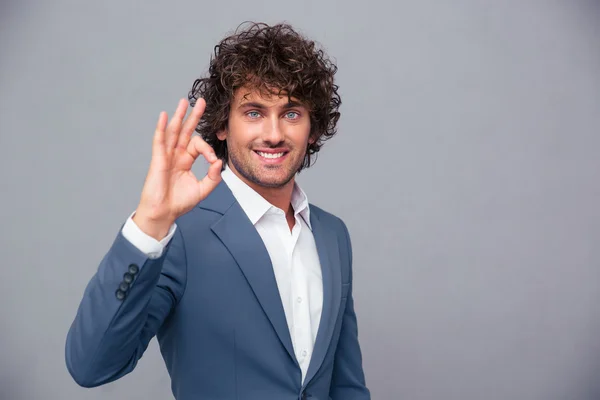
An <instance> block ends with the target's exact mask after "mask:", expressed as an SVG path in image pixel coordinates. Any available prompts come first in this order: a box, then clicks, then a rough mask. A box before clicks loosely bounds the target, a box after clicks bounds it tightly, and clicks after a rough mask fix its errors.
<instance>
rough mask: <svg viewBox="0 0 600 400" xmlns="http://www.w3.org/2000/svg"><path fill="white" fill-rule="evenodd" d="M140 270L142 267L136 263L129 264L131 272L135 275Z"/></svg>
mask: <svg viewBox="0 0 600 400" xmlns="http://www.w3.org/2000/svg"><path fill="white" fill-rule="evenodd" d="M139 270H140V267H138V266H137V265H135V264H130V265H129V273H130V274H132V275H135V274H137V273H138V272H139Z"/></svg>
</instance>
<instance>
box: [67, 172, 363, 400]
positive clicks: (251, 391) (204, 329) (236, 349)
mask: <svg viewBox="0 0 600 400" xmlns="http://www.w3.org/2000/svg"><path fill="white" fill-rule="evenodd" d="M310 211H311V212H310V218H311V224H312V227H313V234H314V237H315V242H316V244H317V251H318V254H319V258H320V262H321V267H322V276H323V311H322V318H321V322H320V325H319V330H318V334H317V339H316V343H315V347H314V351H313V355H312V359H311V362H310V365H309V368H308V372H307V376H306V379H305V382H304V385H302V383H301V380H302V379H301V370H300V366H299V365H298V362H297V361H296V358H295V355H294V351H293V347H292V341H291V338H290V333H289V330H288V327H287V324H286V320H285V314H284V311H283V306H282V304H281V299H280V297H279V292H278V289H277V284H276V281H275V275H274V273H273V267H272V265H271V260H270V258H269V254H268V253H267V250H266V248H265V246H264V244H263V242H262V240H261V237H260V236H259V234H258V232H257V231H256V229H255V228H254V226H253V225H252V223H251V222H250V220H249V219H248V218H247V216H246V214H245V213H244V211H243V210H242V208H241V207H240V206H239V204H238V203H237V201H236V200H235V198H234V197H233V195H232V193H231V191H230V190H229V188H228V187H227V185H226V184H225V182H221V183H220V184H219V186H218V187H217V188H216V189H215V190H214V191H213V192H212V193H211V194H210V195H209V196H208V197H207V198H206V199H205V200H204V201H202V202H200V203H199V204H198V206H197V207H195V208H194V209H193V210H192V211H190V212H189V213H187V214H185V215H183V216H182V217H180V218H179V219H178V220H177V225H178V229H177V231H176V233H175V236H174V237H173V239H172V240H171V242H170V243H169V244H168V245H167V248H166V249H165V251H164V252H163V255H162V256H161V257H160V258H158V259H150V258H148V257H146V256H145V255H144V254H143V253H142V252H140V251H139V250H138V249H137V248H136V247H135V246H133V245H132V244H131V243H130V242H129V241H127V239H125V238H124V237H123V235H122V234H121V233H120V232H119V234H118V235H117V237H116V239H115V241H114V243H113V244H112V246H111V248H110V250H109V251H108V252H107V254H106V255H105V256H104V258H103V259H102V261H101V263H100V265H99V267H98V271H97V272H96V274H95V275H94V277H93V278H92V279H91V281H90V282H89V284H88V286H87V288H86V290H85V293H84V296H83V299H82V301H81V304H80V305H79V309H78V311H77V315H76V317H75V320H74V322H73V324H72V326H71V328H70V330H69V333H68V336H67V341H66V349H65V357H66V363H67V368H68V370H69V372H70V374H71V375H72V377H73V378H74V379H75V381H76V382H77V383H78V384H79V385H81V386H84V387H94V386H99V385H102V384H104V383H107V382H111V381H114V380H116V379H118V378H120V377H122V376H124V375H126V374H127V373H129V372H131V371H132V370H133V369H134V368H135V366H136V364H137V362H138V360H139V359H140V358H141V357H142V354H143V353H144V351H145V350H146V348H147V346H148V343H149V342H150V340H151V339H152V337H154V336H155V335H156V337H157V339H158V342H159V345H160V350H161V353H162V356H163V358H164V360H165V364H166V366H167V370H168V372H169V374H170V376H171V382H172V384H171V386H172V391H173V394H174V396H175V398H177V399H178V400H192V399H194V400H200V399H206V400H218V399H222V400H234V399H235V400H265V399H274V400H297V399H305V398H310V399H312V400H328V399H333V400H366V399H370V394H369V390H368V389H367V388H366V385H365V378H364V374H363V369H362V357H361V350H360V347H359V343H358V335H357V323H356V315H355V312H354V307H353V301H352V249H351V244H350V238H349V235H348V231H347V229H346V226H345V225H344V223H343V222H342V220H340V219H339V218H337V217H335V216H333V215H331V214H329V213H327V212H325V211H323V210H321V209H319V208H317V207H315V206H313V205H310ZM128 272H129V274H128V275H125V274H126V273H128ZM132 276H133V280H132V279H131V277H132ZM128 281H131V282H128Z"/></svg>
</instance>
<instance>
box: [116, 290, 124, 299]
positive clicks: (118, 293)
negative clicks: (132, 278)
mask: <svg viewBox="0 0 600 400" xmlns="http://www.w3.org/2000/svg"><path fill="white" fill-rule="evenodd" d="M115 295H116V296H117V299H118V300H123V299H125V292H123V291H122V290H121V289H119V290H117V293H116V294H115Z"/></svg>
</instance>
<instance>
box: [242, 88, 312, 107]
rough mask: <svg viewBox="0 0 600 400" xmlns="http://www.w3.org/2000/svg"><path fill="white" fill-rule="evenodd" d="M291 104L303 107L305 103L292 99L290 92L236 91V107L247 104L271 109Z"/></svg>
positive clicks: (275, 90) (250, 89)
mask: <svg viewBox="0 0 600 400" xmlns="http://www.w3.org/2000/svg"><path fill="white" fill-rule="evenodd" d="M290 102H292V103H298V104H299V105H303V103H304V102H303V101H301V100H300V99H298V98H296V97H295V96H291V97H290V96H289V95H288V92H286V91H280V90H277V89H272V90H269V91H267V90H259V89H256V88H250V87H241V88H239V89H237V90H236V91H235V93H234V97H233V105H234V106H242V105H244V104H246V103H260V104H264V105H265V106H267V107H269V106H277V105H285V104H288V103H290Z"/></svg>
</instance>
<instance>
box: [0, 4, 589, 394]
mask: <svg viewBox="0 0 600 400" xmlns="http://www.w3.org/2000/svg"><path fill="white" fill-rule="evenodd" d="M0 7H1V8H0V45H1V52H0V84H1V85H0V90H1V92H0V110H1V115H0V135H1V136H0V144H1V145H0V171H1V174H2V175H1V186H0V189H1V192H2V196H1V197H0V212H1V222H2V233H1V238H2V242H1V249H0V251H1V254H2V269H1V272H2V276H1V277H0V320H1V322H2V326H1V329H0V398H1V399H7V400H21V399H23V400H32V399H44V400H54V399H56V400H59V399H60V400H62V399H82V400H92V399H128V400H136V399H144V400H159V399H161V400H162V399H169V398H172V397H171V394H170V387H169V383H170V382H169V377H168V375H167V373H166V370H165V367H164V364H163V362H162V359H161V358H160V355H159V352H158V348H157V346H156V341H155V340H153V342H152V344H151V346H150V347H149V349H148V351H147V353H146V354H145V355H144V357H143V359H142V360H141V361H140V363H139V365H138V367H137V369H136V370H135V371H134V372H133V373H131V374H130V375H128V376H126V377H124V378H122V379H121V380H120V381H118V382H116V383H112V384H109V385H106V386H103V387H100V388H96V389H91V390H89V389H82V388H79V387H78V386H77V385H76V384H75V383H74V382H73V381H72V380H71V378H70V377H69V375H68V373H67V370H66V367H65V363H64V357H63V352H64V342H65V336H66V333H67V330H68V328H69V325H70V323H71V321H72V319H73V317H74V315H75V312H76V308H77V306H78V303H79V301H80V299H81V296H82V293H83V290H84V287H85V285H86V284H87V282H88V280H89V279H90V278H91V276H92V275H93V273H94V272H95V270H96V267H97V265H98V263H99V261H100V259H101V258H102V256H103V255H104V253H105V252H106V251H107V250H108V247H109V246H110V244H111V243H112V241H113V239H114V236H115V235H116V234H117V232H118V229H119V227H120V225H121V224H122V223H123V221H124V220H125V218H126V217H127V216H128V215H129V213H130V212H131V211H132V210H133V209H134V208H135V206H136V205H137V202H138V199H139V194H140V191H141V188H142V184H143V180H144V177H145V174H146V170H147V167H148V163H149V161H150V149H151V138H152V134H153V128H154V124H155V122H156V118H157V116H158V114H159V112H160V111H161V110H165V111H167V112H168V113H169V115H170V114H171V113H172V112H173V110H174V108H175V106H176V104H177V100H178V99H179V98H180V97H185V96H186V95H187V92H188V90H189V89H190V87H191V84H192V82H193V80H194V79H195V78H196V77H198V76H200V75H202V74H203V73H204V72H205V71H206V68H207V65H208V60H209V56H210V54H211V52H212V50H213V46H214V45H215V44H216V43H217V42H218V40H219V39H220V38H221V37H223V35H225V34H226V33H228V32H229V31H231V30H232V29H233V28H235V27H236V26H237V25H238V24H239V23H241V22H243V21H245V20H261V21H265V22H269V23H274V22H279V21H289V22H291V23H292V24H293V25H295V26H296V27H297V28H298V29H300V30H301V31H303V32H304V33H306V34H307V35H309V36H310V37H312V38H314V39H316V40H317V41H319V42H320V43H322V44H323V45H324V47H325V48H326V49H327V51H328V52H329V53H330V54H331V56H332V57H334V58H335V59H336V60H337V63H338V67H339V75H338V83H339V85H340V87H341V94H342V96H343V105H342V109H341V111H342V119H341V121H340V127H339V133H338V136H337V137H335V138H334V139H332V140H331V141H330V142H329V143H327V144H326V145H325V147H324V148H323V151H322V153H321V154H320V157H319V159H318V162H317V163H316V165H315V166H314V167H313V168H311V169H309V170H307V171H306V172H303V173H302V174H301V176H300V178H299V181H300V182H301V184H302V185H303V187H304V189H305V190H306V191H307V193H308V195H309V198H310V199H311V201H312V202H314V203H316V204H319V205H321V206H323V207H324V208H326V209H328V210H330V211H331V212H333V213H336V214H338V215H339V216H341V217H342V218H344V219H345V221H346V222H347V224H348V226H349V228H350V231H351V235H352V240H353V244H354V251H355V257H354V260H355V265H354V268H355V282H356V283H355V297H356V308H357V313H358V317H359V332H360V339H361V343H362V348H363V352H364V367H365V371H366V375H367V380H368V384H369V386H370V388H371V390H372V393H373V398H374V399H383V400H387V399H408V400H432V399H444V400H454V399H456V400H459V399H460V400H471V399H472V400H476V399H477V400H479V399H486V400H508V399H510V400H554V399H556V400H564V399H570V400H572V399H575V400H587V399H590V400H591V399H598V398H600V270H599V264H600V246H599V245H598V243H599V240H600V211H599V205H600V181H599V180H600V44H599V43H600V22H599V17H600V6H599V4H598V2H593V1H587V2H585V1H573V0H564V1H535V2H534V1H527V0H524V1H517V0H513V1H498V2H492V1H452V2H446V1H431V0H428V1H423V0H419V1H416V0H415V1H391V0H390V1H386V2H384V1H339V2H337V3H335V2H331V1H322V0H311V1H297V2H281V1H275V0H265V1H259V2H248V1H239V0H232V1H227V2H218V1H212V2H206V1H179V2H170V1H164V2H159V1H144V2H142V1H115V0H113V1H102V2H101V1H93V2H92V1H88V2H81V1H75V0H72V1H67V0H61V1H53V2H47V1H37V2H34V1H19V2H17V1H12V2H8V1H3V2H2V3H1V6H0ZM194 169H195V171H196V172H197V173H199V174H203V173H204V171H205V165H204V163H199V164H198V165H197V166H195V167H194Z"/></svg>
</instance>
